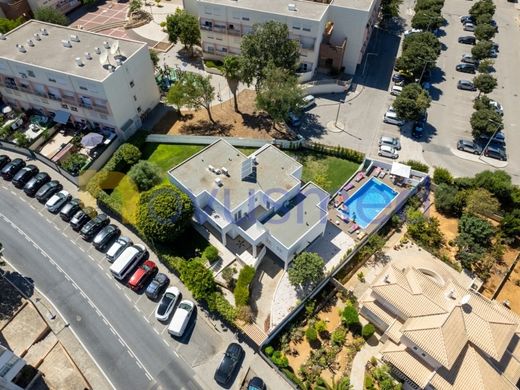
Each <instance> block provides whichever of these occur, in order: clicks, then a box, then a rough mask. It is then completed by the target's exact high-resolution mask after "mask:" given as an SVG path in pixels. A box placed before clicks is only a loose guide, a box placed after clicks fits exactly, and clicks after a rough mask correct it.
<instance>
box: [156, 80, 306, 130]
mask: <svg viewBox="0 0 520 390" xmlns="http://www.w3.org/2000/svg"><path fill="white" fill-rule="evenodd" d="M255 97H256V94H255V92H254V91H251V90H244V91H242V92H240V93H239V94H238V108H239V110H240V112H238V113H237V112H235V110H234V106H233V99H230V100H228V101H226V102H223V103H221V104H218V105H215V106H213V107H212V108H211V113H212V116H213V119H214V120H215V122H216V123H212V122H210V121H209V119H208V113H207V111H206V110H205V109H201V110H196V111H189V110H182V114H183V115H182V117H179V115H178V114H177V113H176V112H175V111H173V110H172V111H170V112H168V113H167V114H166V115H164V117H163V118H162V119H161V120H160V121H159V122H158V123H157V125H156V126H155V127H154V129H153V131H152V132H153V133H156V134H171V135H210V136H223V137H244V138H257V139H273V138H276V139H295V138H296V134H295V133H294V132H293V131H291V130H290V129H288V128H286V127H285V128H283V129H281V130H277V129H273V126H272V121H271V119H270V118H269V116H268V115H267V114H265V113H262V112H259V111H257V110H256V107H255ZM278 127H281V126H280V125H279V126H278Z"/></svg>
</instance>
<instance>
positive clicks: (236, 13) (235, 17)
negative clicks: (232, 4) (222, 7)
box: [231, 11, 240, 20]
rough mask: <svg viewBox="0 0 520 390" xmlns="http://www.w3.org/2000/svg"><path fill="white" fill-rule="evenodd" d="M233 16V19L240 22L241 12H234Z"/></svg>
mask: <svg viewBox="0 0 520 390" xmlns="http://www.w3.org/2000/svg"><path fill="white" fill-rule="evenodd" d="M231 15H232V18H233V19H235V20H240V12H238V11H233V13H232V14H231Z"/></svg>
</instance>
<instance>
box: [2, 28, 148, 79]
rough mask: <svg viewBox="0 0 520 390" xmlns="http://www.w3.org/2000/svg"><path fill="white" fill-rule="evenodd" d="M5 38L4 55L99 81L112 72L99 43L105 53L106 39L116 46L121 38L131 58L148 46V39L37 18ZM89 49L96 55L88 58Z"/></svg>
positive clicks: (121, 46) (124, 53) (123, 50)
mask: <svg viewBox="0 0 520 390" xmlns="http://www.w3.org/2000/svg"><path fill="white" fill-rule="evenodd" d="M42 29H44V30H46V33H47V35H44V33H43V32H42ZM71 35H75V36H76V37H77V38H78V40H79V42H76V41H74V40H73V39H71ZM37 37H38V39H40V40H38V39H37ZM4 38H5V39H4V40H0V58H3V59H9V60H12V61H17V62H20V63H24V64H30V65H33V66H37V67H40V68H45V69H51V70H54V71H57V72H62V73H66V74H72V75H75V76H78V77H85V78H88V79H92V80H97V81H102V80H104V79H105V78H107V77H108V76H110V75H111V74H112V73H111V72H110V71H109V70H108V69H106V68H105V67H103V66H102V65H101V64H100V62H99V61H100V60H99V58H100V54H96V52H95V49H96V47H98V48H100V49H101V53H103V52H104V51H106V49H105V48H104V42H108V44H109V45H110V46H112V45H113V44H114V42H116V41H119V50H118V51H119V53H120V54H121V55H122V56H123V57H126V58H129V57H131V56H132V55H133V54H134V53H136V52H137V51H138V50H140V49H141V48H142V47H143V46H146V43H144V42H137V41H132V40H129V39H124V38H117V39H114V38H113V37H110V36H108V35H103V34H97V33H94V32H90V31H84V30H78V29H75V28H70V27H65V26H58V25H55V24H51V23H45V22H40V21H37V20H34V19H31V20H29V21H27V22H25V23H24V24H22V25H21V26H19V27H17V28H15V29H13V30H11V31H9V32H8V33H7V34H4ZM63 40H66V41H69V42H70V44H71V47H65V46H63V43H62V41H63ZM28 41H32V44H33V46H30V45H29V42H28ZM16 45H23V47H24V48H25V52H22V51H20V50H18V48H17V46H16ZM87 52H88V53H90V54H91V57H92V59H90V60H89V59H86V56H85V53H87ZM108 53H109V55H108V58H109V61H110V63H111V64H112V65H115V64H116V61H115V59H114V55H112V54H110V49H108ZM116 54H117V53H116ZM76 58H80V59H81V60H82V62H83V65H82V66H78V65H77V63H76Z"/></svg>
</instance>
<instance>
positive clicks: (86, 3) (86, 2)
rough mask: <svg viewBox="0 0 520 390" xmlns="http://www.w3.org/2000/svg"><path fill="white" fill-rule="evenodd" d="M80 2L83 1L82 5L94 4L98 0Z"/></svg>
mask: <svg viewBox="0 0 520 390" xmlns="http://www.w3.org/2000/svg"><path fill="white" fill-rule="evenodd" d="M81 2H82V3H83V5H87V6H88V5H94V4H96V3H97V2H98V0H81Z"/></svg>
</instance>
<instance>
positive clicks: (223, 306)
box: [204, 291, 237, 323]
mask: <svg viewBox="0 0 520 390" xmlns="http://www.w3.org/2000/svg"><path fill="white" fill-rule="evenodd" d="M204 300H205V301H206V303H207V305H208V309H209V310H211V311H215V312H217V313H219V314H220V315H221V316H222V318H224V320H226V321H228V322H230V323H233V322H235V320H236V318H237V309H236V308H235V307H234V306H233V305H232V304H231V303H229V302H228V300H227V299H226V298H225V297H224V295H223V294H222V293H221V292H220V291H214V292H212V293H211V294H209V295H208V296H207V297H205V298H204Z"/></svg>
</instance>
